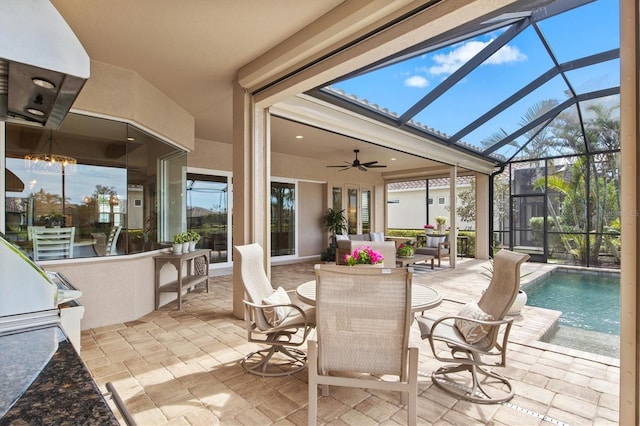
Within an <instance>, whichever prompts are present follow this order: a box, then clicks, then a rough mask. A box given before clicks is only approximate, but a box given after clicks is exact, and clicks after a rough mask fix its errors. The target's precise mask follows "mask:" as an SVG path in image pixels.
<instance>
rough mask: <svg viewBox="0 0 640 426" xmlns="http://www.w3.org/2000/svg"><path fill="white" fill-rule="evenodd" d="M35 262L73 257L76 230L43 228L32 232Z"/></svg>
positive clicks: (36, 228) (34, 229)
mask: <svg viewBox="0 0 640 426" xmlns="http://www.w3.org/2000/svg"><path fill="white" fill-rule="evenodd" d="M31 232H32V234H31V238H32V240H33V241H32V242H33V260H36V261H38V260H50V259H65V258H72V257H73V240H74V238H75V233H76V228H74V227H69V228H42V227H38V226H36V227H34V228H33V229H32V230H31Z"/></svg>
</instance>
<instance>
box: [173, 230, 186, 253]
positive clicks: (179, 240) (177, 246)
mask: <svg viewBox="0 0 640 426" xmlns="http://www.w3.org/2000/svg"><path fill="white" fill-rule="evenodd" d="M184 242H185V234H184V232H180V233H179V234H176V235H174V236H173V253H174V254H181V253H182V246H183V244H184Z"/></svg>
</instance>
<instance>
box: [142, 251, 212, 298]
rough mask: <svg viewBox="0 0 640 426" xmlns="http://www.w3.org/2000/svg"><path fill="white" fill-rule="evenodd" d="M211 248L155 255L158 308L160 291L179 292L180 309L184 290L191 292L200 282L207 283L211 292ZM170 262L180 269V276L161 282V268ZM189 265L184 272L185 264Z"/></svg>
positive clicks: (207, 287)
mask: <svg viewBox="0 0 640 426" xmlns="http://www.w3.org/2000/svg"><path fill="white" fill-rule="evenodd" d="M210 256H211V250H209V249H199V250H196V251H190V252H188V253H182V254H173V253H167V254H159V255H157V256H153V259H154V260H155V266H156V309H158V308H159V307H160V293H168V292H171V293H178V310H180V309H182V290H183V289H185V288H186V289H187V292H190V291H191V289H192V288H193V287H195V286H196V285H198V284H206V289H207V293H208V292H209V258H210ZM165 263H170V264H171V265H173V266H174V267H175V268H176V270H177V271H178V278H177V279H176V280H174V281H171V282H168V283H165V284H160V270H161V269H162V267H163V266H164V265H165ZM185 264H186V266H187V273H186V275H184V274H183V269H184V266H185Z"/></svg>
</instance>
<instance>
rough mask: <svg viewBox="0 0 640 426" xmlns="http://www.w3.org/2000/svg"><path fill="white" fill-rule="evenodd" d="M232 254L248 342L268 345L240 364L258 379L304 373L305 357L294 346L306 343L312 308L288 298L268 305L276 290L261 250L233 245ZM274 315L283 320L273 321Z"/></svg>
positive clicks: (256, 246)
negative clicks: (237, 267) (242, 294)
mask: <svg viewBox="0 0 640 426" xmlns="http://www.w3.org/2000/svg"><path fill="white" fill-rule="evenodd" d="M234 251H235V257H234V261H237V262H239V263H240V278H241V280H242V286H243V287H244V292H245V300H244V301H243V302H244V320H245V323H246V327H247V339H248V340H249V342H254V343H263V344H266V345H268V346H269V347H268V348H267V349H261V350H258V351H255V352H252V353H250V354H249V355H247V356H246V357H245V358H244V359H243V360H242V362H241V365H242V366H243V367H244V368H245V369H246V370H247V371H248V372H249V373H252V374H257V375H260V376H285V375H289V374H293V373H296V372H298V371H301V370H303V369H304V368H306V366H307V355H306V354H305V353H304V352H303V351H301V350H299V349H296V347H298V346H301V345H303V344H304V343H305V341H306V338H307V336H308V335H309V332H310V331H311V330H312V329H313V327H314V326H315V308H314V307H313V306H309V305H304V304H302V303H300V304H296V303H292V302H291V300H290V299H289V297H288V296H285V298H286V301H283V302H280V303H278V302H276V303H271V302H267V301H266V300H268V299H270V298H272V297H273V296H274V294H276V293H278V292H279V290H274V289H273V287H272V286H271V283H270V282H269V278H268V277H267V275H266V273H265V270H264V260H263V249H262V247H261V246H260V245H259V244H255V243H254V244H248V245H244V246H235V247H234ZM282 292H284V291H282ZM282 312H284V314H282ZM277 313H280V314H281V315H282V318H280V319H278V318H276V317H277Z"/></svg>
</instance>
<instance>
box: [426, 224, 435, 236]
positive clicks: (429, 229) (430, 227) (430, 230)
mask: <svg viewBox="0 0 640 426" xmlns="http://www.w3.org/2000/svg"><path fill="white" fill-rule="evenodd" d="M434 229H435V226H433V225H431V224H429V223H427V224H426V225H424V232H425V233H426V234H433V230H434Z"/></svg>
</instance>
